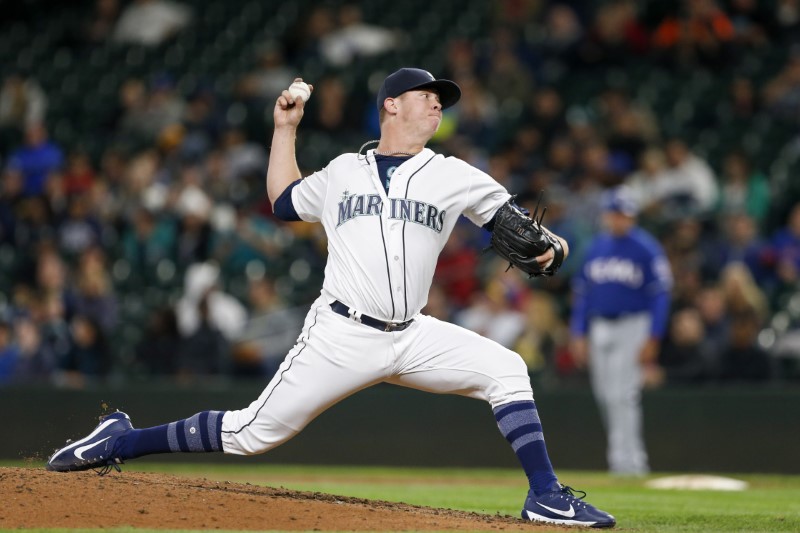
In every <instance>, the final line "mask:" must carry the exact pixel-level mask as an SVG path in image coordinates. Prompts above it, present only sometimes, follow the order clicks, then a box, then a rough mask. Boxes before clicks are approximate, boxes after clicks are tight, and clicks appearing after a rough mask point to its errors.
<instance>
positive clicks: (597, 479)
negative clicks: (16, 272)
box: [0, 462, 800, 533]
mask: <svg viewBox="0 0 800 533" xmlns="http://www.w3.org/2000/svg"><path fill="white" fill-rule="evenodd" d="M2 464H3V463H0V465H2ZM5 464H6V465H10V463H5ZM28 466H30V465H28ZM126 466H127V469H128V470H131V471H133V470H136V471H149V472H164V473H169V474H175V475H181V476H192V477H204V478H207V479H213V480H223V479H224V480H230V481H240V482H249V483H253V484H260V485H269V486H275V487H285V488H290V489H297V490H305V491H319V492H326V493H332V494H338V495H343V496H355V497H359V498H372V499H380V500H390V501H401V502H406V503H411V504H416V505H426V506H432V507H447V508H453V509H462V510H467V511H476V512H481V513H489V514H495V513H498V512H499V513H500V514H508V515H513V516H518V513H519V510H520V505H521V503H522V500H523V499H524V496H525V491H526V483H525V479H524V477H523V476H522V474H521V472H519V471H517V470H495V469H422V468H414V469H396V468H380V467H341V466H338V467H319V466H273V465H264V464H263V463H255V464H254V463H249V464H247V465H244V464H243V465H241V466H240V465H236V466H229V465H197V464H177V465H166V464H161V463H159V464H154V463H145V462H133V463H130V464H129V465H126ZM559 476H560V478H561V480H562V481H563V482H565V483H567V484H569V485H571V486H573V487H576V488H579V489H581V490H585V491H586V492H588V497H587V501H589V502H591V503H592V504H594V505H596V506H597V507H599V508H601V509H604V510H606V511H609V512H611V513H612V514H614V515H615V516H616V518H617V522H618V526H617V530H618V531H631V532H639V531H656V532H673V531H675V532H713V531H718V532H723V531H724V532H729V531H742V532H756V531H763V532H772V531H776V532H777V531H795V532H797V531H800V476H774V475H752V474H747V475H737V476H732V477H736V478H737V479H743V480H745V481H747V482H748V483H750V488H749V489H748V490H746V491H743V492H724V491H681V490H670V491H666V490H654V489H648V488H646V487H644V481H645V480H641V479H619V478H612V477H610V476H608V475H606V474H605V473H598V472H578V471H560V472H559ZM651 477H658V476H655V475H654V476H651ZM47 531H48V533H52V532H53V531H61V530H47ZM113 531H125V532H127V531H131V530H130V529H124V530H122V529H120V530H113ZM142 531H143V530H136V533H141V532H142Z"/></svg>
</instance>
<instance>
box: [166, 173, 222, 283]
mask: <svg viewBox="0 0 800 533" xmlns="http://www.w3.org/2000/svg"><path fill="white" fill-rule="evenodd" d="M211 208H212V204H211V200H210V199H209V198H208V196H207V195H206V193H204V192H203V191H202V190H201V189H200V188H199V187H197V186H195V185H191V186H189V187H186V188H184V189H183V191H181V193H180V194H179V196H178V199H177V201H176V202H175V210H176V212H177V213H178V215H179V216H180V219H179V221H178V228H177V238H176V239H175V252H174V254H173V256H174V257H175V260H176V261H177V263H178V266H179V267H180V268H186V267H187V266H189V265H191V264H193V263H202V262H204V261H206V260H208V259H209V258H210V257H211V252H212V246H213V240H212V229H211V225H210V224H209V217H210V216H211Z"/></svg>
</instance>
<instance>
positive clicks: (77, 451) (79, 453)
mask: <svg viewBox="0 0 800 533" xmlns="http://www.w3.org/2000/svg"><path fill="white" fill-rule="evenodd" d="M110 438H111V435H109V436H108V437H106V438H104V439H103V440H99V441H97V442H93V443H92V444H87V445H86V446H81V447H80V448H76V449H75V457H77V458H78V459H81V460H84V459H83V452H85V451H86V450H89V449H91V448H94V447H95V446H97V445H98V444H102V443H104V442H105V441H107V440H108V439H110ZM572 514H575V513H574V512H573V513H572Z"/></svg>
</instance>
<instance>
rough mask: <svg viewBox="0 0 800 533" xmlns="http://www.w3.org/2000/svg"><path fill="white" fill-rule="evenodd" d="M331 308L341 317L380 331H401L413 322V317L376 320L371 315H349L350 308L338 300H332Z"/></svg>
mask: <svg viewBox="0 0 800 533" xmlns="http://www.w3.org/2000/svg"><path fill="white" fill-rule="evenodd" d="M331 309H332V310H333V312H334V313H336V314H337V315H342V316H343V317H346V318H349V319H351V320H355V321H356V322H360V323H362V324H364V325H365V326H369V327H371V328H375V329H379V330H381V331H403V330H404V329H406V328H407V327H408V326H410V325H411V323H412V322H414V319H413V318H412V319H411V320H407V321H405V322H384V321H383V320H378V319H377V318H372V317H371V316H367V315H361V316H360V317H357V316H356V315H351V314H350V308H349V307H347V306H346V305H345V304H343V303H342V302H340V301H339V300H334V302H333V303H332V304H331Z"/></svg>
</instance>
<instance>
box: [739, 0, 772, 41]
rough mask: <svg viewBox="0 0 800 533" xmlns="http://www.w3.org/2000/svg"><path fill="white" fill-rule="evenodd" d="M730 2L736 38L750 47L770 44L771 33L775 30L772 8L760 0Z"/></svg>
mask: <svg viewBox="0 0 800 533" xmlns="http://www.w3.org/2000/svg"><path fill="white" fill-rule="evenodd" d="M729 4H730V5H729V6H728V11H729V12H730V19H731V23H732V24H733V30H734V40H735V41H736V42H737V43H738V44H740V45H742V46H748V47H762V46H765V45H768V44H769V35H770V34H773V33H774V30H775V17H774V16H772V13H771V12H770V9H769V8H768V7H766V6H765V5H764V4H763V3H762V2H758V0H730V2H729ZM759 4H760V5H759Z"/></svg>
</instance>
